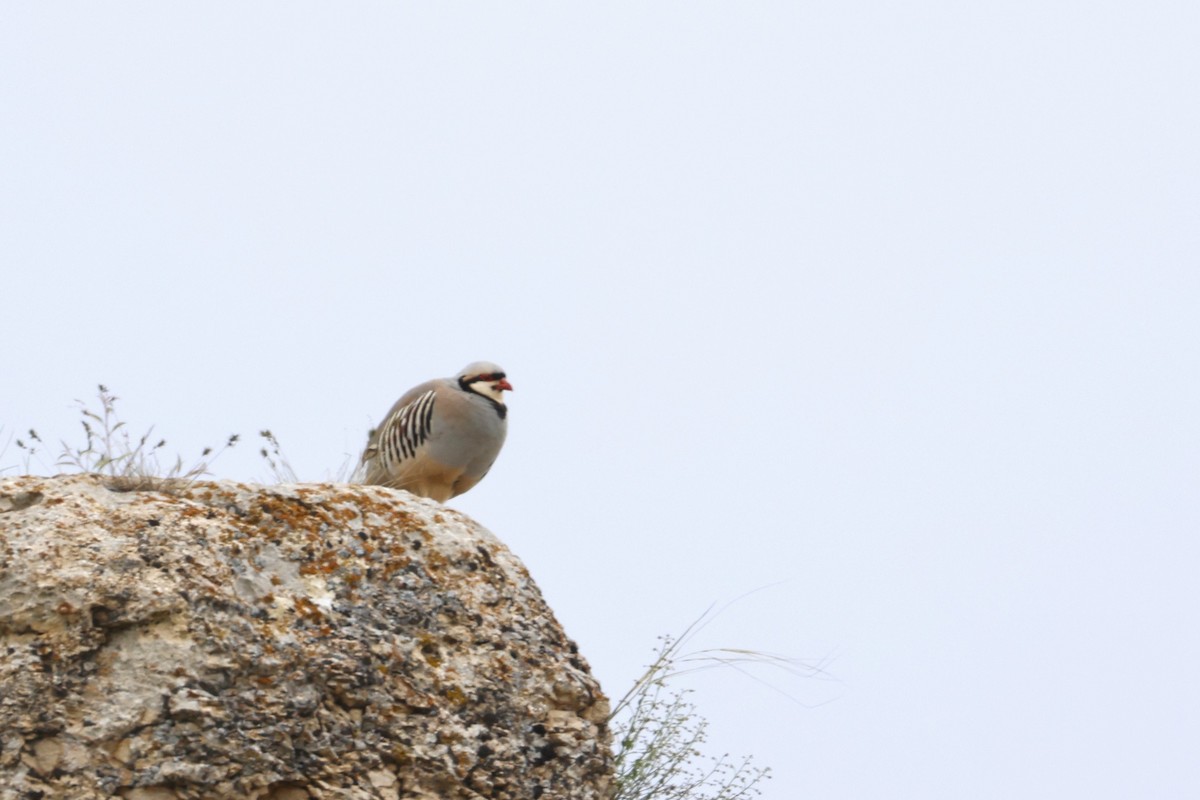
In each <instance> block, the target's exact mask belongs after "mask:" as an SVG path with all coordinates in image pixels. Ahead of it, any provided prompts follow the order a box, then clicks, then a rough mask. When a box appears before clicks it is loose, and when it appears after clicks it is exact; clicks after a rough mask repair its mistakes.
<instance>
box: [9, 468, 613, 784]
mask: <svg viewBox="0 0 1200 800" xmlns="http://www.w3.org/2000/svg"><path fill="white" fill-rule="evenodd" d="M164 488H166V489H170V491H137V492H116V491H112V490H110V489H109V488H107V486H106V484H105V482H104V481H103V480H102V479H101V478H99V477H97V476H90V475H76V476H60V477H56V478H34V477H21V478H9V479H6V480H2V481H0V800H25V798H42V799H43V800H55V799H56V798H64V799H65V798H70V799H71V800H91V799H92V798H110V797H124V798H130V799H131V800H181V799H183V798H187V799H189V800H201V799H203V800H210V799H212V798H239V799H240V798H247V799H249V800H256V799H258V798H261V799H263V800H266V799H267V798H270V799H271V800H305V799H306V798H363V799H364V800H366V799H367V798H386V800H402V799H403V798H408V799H410V800H417V798H421V799H423V800H425V799H428V798H438V799H439V800H458V799H459V798H513V799H514V800H515V799H516V798H520V800H529V799H530V798H544V800H551V799H552V798H564V800H565V799H566V798H570V799H571V800H591V799H592V798H596V799H597V800H599V798H604V797H606V796H607V795H608V793H609V786H610V780H611V772H612V763H611V755H610V752H611V750H610V746H609V744H610V742H609V732H608V730H607V727H606V718H607V714H608V701H607V700H606V699H605V698H604V696H603V694H602V693H601V692H600V688H599V686H598V685H597V683H596V681H595V680H594V679H593V678H592V677H591V675H590V673H589V671H588V667H587V664H586V663H585V662H584V660H583V659H582V657H580V655H579V654H578V652H577V651H576V648H575V645H574V643H573V642H571V640H570V639H568V638H567V637H566V635H565V634H564V633H563V631H562V629H561V628H560V627H559V625H558V623H557V622H556V621H555V619H554V616H553V614H552V613H551V612H550V610H549V609H548V608H547V607H546V604H545V602H544V601H543V600H542V597H541V594H540V593H539V591H538V589H537V587H536V586H535V585H534V583H533V581H532V580H531V579H530V577H529V574H528V573H527V572H526V570H525V568H524V567H523V566H522V565H521V564H520V562H519V561H518V560H517V559H516V558H515V557H514V556H513V555H512V554H511V553H510V552H509V551H508V549H507V548H505V546H504V545H503V544H501V543H500V541H499V540H497V539H496V538H495V537H494V536H493V535H492V534H491V533H489V532H488V531H486V530H484V529H483V528H481V527H480V526H478V525H477V524H475V523H474V522H472V521H471V520H469V519H468V518H466V517H464V516H463V515H461V514H459V513H457V512H455V511H452V510H450V509H447V508H444V507H442V506H440V505H438V504H437V503H434V502H432V501H429V500H423V499H419V498H415V497H413V496H412V495H409V494H407V493H405V492H398V491H393V490H390V489H385V488H381V487H368V486H344V485H316V484H313V485H286V486H274V487H262V486H252V485H247V484H240V483H232V482H214V483H198V484H192V485H186V486H176V487H164Z"/></svg>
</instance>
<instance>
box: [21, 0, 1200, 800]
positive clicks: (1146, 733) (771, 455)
mask: <svg viewBox="0 0 1200 800" xmlns="http://www.w3.org/2000/svg"><path fill="white" fill-rule="evenodd" d="M1198 41H1200V4H1196V3H1192V2H1182V1H1181V2H1154V1H1153V0H1151V1H1150V2H1138V3H1134V2H1086V3H1085V2H1060V1H1058V0H1049V1H1047V0H1039V2H1007V3H951V2H944V1H943V2H913V3H899V4H897V3H882V2H870V1H869V0H868V1H865V2H836V3H833V2H791V3H771V2H739V3H732V2H730V3H723V4H716V3H708V2H696V3H655V2H638V3H619V2H611V3H604V4H593V5H583V4H578V3H569V4H568V3H525V2H514V3H504V4H498V3H495V4H475V3H454V4H442V3H439V4H413V3H397V2H389V3H380V2H375V3H371V2H362V3H354V4H344V3H321V4H318V3H310V2H287V3H282V2H279V3H244V2H238V3H228V2H203V3H170V4H164V3H149V2H126V3H120V4H113V3H106V4H95V3H54V2H39V3H9V4H6V6H5V8H4V11H3V16H2V22H0V259H2V267H0V275H2V281H0V293H2V295H3V299H4V303H3V324H4V331H5V334H4V341H5V346H4V348H3V361H2V368H0V373H2V377H0V426H3V432H2V433H0V448H3V447H4V445H5V443H6V442H8V441H9V439H10V437H12V436H14V435H22V434H23V432H24V431H25V430H26V429H27V428H29V427H31V426H32V427H35V428H37V429H38V431H39V433H41V434H42V436H43V437H44V438H48V439H51V438H53V439H57V438H59V437H64V438H71V439H72V440H77V439H78V437H77V435H76V431H77V430H78V423H77V418H78V414H77V412H76V410H75V408H74V407H73V403H72V401H73V400H74V399H75V398H85V399H87V398H91V397H93V396H94V387H95V384H97V383H99V382H104V383H106V384H108V385H109V387H110V388H112V389H113V390H114V391H115V392H116V393H117V394H118V395H119V396H120V397H121V398H122V399H121V401H120V408H121V410H122V412H123V414H124V416H125V417H126V418H127V419H128V420H129V421H130V423H131V425H133V426H134V427H135V428H144V427H146V426H148V425H150V424H154V425H156V426H157V427H156V432H157V433H160V434H162V435H163V436H165V437H166V438H167V439H168V442H169V443H170V448H171V449H172V452H174V450H179V451H182V452H183V454H184V455H185V457H189V458H191V457H194V456H195V455H196V454H197V453H198V451H199V449H200V448H201V447H202V446H204V445H206V444H215V443H218V442H220V441H221V440H222V439H224V438H225V437H226V436H228V435H229V434H230V433H234V432H238V433H241V434H242V435H243V437H244V442H243V444H242V445H240V446H239V447H238V448H236V449H235V450H233V451H231V452H228V453H226V454H224V455H223V456H222V457H221V458H220V460H218V461H217V462H216V463H215V464H214V466H213V469H214V472H215V474H216V476H217V477H222V478H236V479H256V480H263V479H267V478H268V477H269V473H268V470H267V469H266V467H265V465H264V464H263V463H262V461H261V459H259V458H258V456H257V452H256V451H257V448H258V441H257V436H256V433H257V431H258V430H259V429H260V428H264V427H269V428H271V429H272V430H273V431H275V433H276V434H277V435H278V436H279V437H280V439H281V440H282V442H283V446H284V448H285V450H286V452H287V453H288V455H289V457H290V459H291V462H292V464H293V466H294V467H295V468H296V470H297V471H298V472H299V473H300V475H301V477H302V478H304V479H307V480H320V479H323V478H325V477H328V476H330V475H334V474H336V473H337V472H338V470H339V468H340V467H341V465H342V462H343V461H344V460H345V459H346V458H348V457H352V456H355V455H357V451H358V449H359V447H360V446H361V444H362V441H363V439H364V437H365V432H366V429H367V428H368V427H369V426H370V425H372V424H373V423H374V422H376V421H377V420H378V418H379V417H380V416H381V415H382V414H383V413H384V412H385V411H386V410H387V408H388V407H389V406H390V405H391V403H392V402H393V401H394V400H395V399H396V398H397V397H398V396H399V395H400V394H401V393H402V392H403V391H404V390H406V389H408V388H409V387H411V386H412V385H414V384H416V383H418V382H420V381H423V380H426V379H428V378H431V377H437V376H444V375H451V374H453V373H455V372H456V371H457V370H458V369H459V368H461V367H462V366H464V365H465V364H466V363H468V362H470V361H474V360H478V359H487V360H493V361H496V362H498V363H500V364H502V365H503V366H504V367H505V368H506V369H507V371H508V375H509V378H510V380H511V381H512V383H513V384H514V386H515V388H516V390H515V392H513V394H512V396H511V398H510V408H511V413H510V428H509V439H508V444H507V445H506V447H505V450H504V452H503V453H501V455H500V458H499V460H498V461H497V463H496V465H495V467H494V468H493V470H492V473H491V474H490V475H489V476H488V477H487V479H486V480H484V481H483V483H482V484H480V485H479V486H478V487H477V488H476V489H474V490H473V491H472V492H471V493H469V494H467V495H465V496H463V497H460V498H457V499H455V500H453V501H451V503H450V505H451V506H453V507H455V508H458V509H460V510H462V511H464V512H466V513H468V514H470V515H472V516H473V517H474V518H475V519H477V520H478V521H479V522H480V523H482V524H483V525H485V526H486V527H488V528H489V529H491V530H492V531H493V532H495V533H496V535H498V536H499V537H500V538H501V539H503V540H504V541H505V542H506V543H507V544H508V545H509V546H510V547H511V548H512V549H513V550H514V552H515V553H516V554H517V555H518V556H519V557H520V558H521V559H523V560H524V562H525V564H526V565H527V566H528V567H529V569H530V571H531V572H532V574H533V576H534V577H535V579H536V580H537V582H538V583H539V585H540V586H541V587H542V590H543V592H544V593H545V595H546V597H547V599H548V601H549V603H550V604H551V606H552V607H553V608H554V610H555V613H556V614H557V616H558V617H559V619H560V621H561V622H562V624H563V625H564V627H565V628H566V630H567V632H568V633H569V634H570V635H571V636H572V637H573V638H575V639H576V640H577V641H578V642H579V645H580V647H581V650H582V652H583V653H584V655H585V656H586V657H587V658H588V660H589V661H590V662H591V664H592V667H593V669H594V671H595V672H596V674H597V675H598V677H599V678H600V680H601V682H602V683H603V685H604V686H605V687H606V689H607V690H608V692H609V693H610V694H611V695H613V696H619V695H621V694H622V693H623V692H624V691H625V689H626V688H627V687H628V685H629V683H630V682H631V681H632V680H633V678H634V677H635V676H636V675H637V674H638V673H639V671H640V668H641V666H642V665H644V664H645V663H646V662H647V661H648V660H649V658H650V657H651V655H652V652H651V651H652V649H653V647H654V645H655V637H656V636H658V635H661V634H670V633H677V632H679V631H681V630H682V629H683V628H684V627H685V626H686V625H687V624H688V623H689V622H690V621H691V620H692V619H694V618H695V617H696V616H698V615H699V614H700V613H701V612H703V611H704V609H705V608H706V607H708V606H709V605H710V604H712V603H717V604H722V603H725V602H727V601H729V600H731V599H733V598H735V597H737V596H739V595H742V594H744V593H746V592H749V591H752V590H755V589H758V588H760V587H764V586H770V588H767V589H764V590H762V591H760V592H757V593H755V594H753V595H751V596H750V597H749V598H746V599H745V600H743V601H741V602H739V603H736V604H734V605H733V606H731V607H730V608H728V609H727V610H726V611H725V612H724V613H723V614H722V615H721V616H720V617H719V618H718V619H717V620H716V621H715V622H714V623H713V624H712V625H711V626H710V627H709V628H708V629H706V631H705V632H704V633H703V635H702V636H701V637H700V638H699V639H698V640H697V642H696V646H697V647H723V646H728V647H748V648H757V649H759V650H765V651H770V652H773V653H780V654H785V655H790V656H794V657H797V658H801V659H807V660H809V661H811V662H813V663H816V662H822V663H824V666H825V668H826V670H827V672H828V678H827V679H825V680H816V679H810V678H796V677H789V676H787V675H782V674H777V673H772V672H769V671H768V672H761V673H758V675H759V677H761V678H762V679H763V680H764V681H766V682H767V683H769V684H770V685H771V686H772V687H774V688H775V689H777V690H779V691H781V692H786V693H787V694H788V695H790V696H791V697H792V698H794V701H792V700H788V699H786V698H785V697H783V696H782V695H781V694H779V693H778V692H777V691H773V690H772V689H771V688H767V687H764V686H762V685H760V684H759V683H756V682H754V681H752V680H747V679H745V678H742V677H741V676H739V675H737V674H734V673H728V672H725V673H721V672H718V673H709V674H706V675H704V676H702V677H701V678H699V679H697V680H695V681H692V682H691V683H690V684H688V685H689V686H692V687H694V688H696V689H697V692H696V694H695V695H694V697H693V699H694V700H695V702H696V704H697V705H698V706H699V708H700V710H701V712H702V713H703V714H704V715H705V716H707V717H708V718H709V720H710V722H711V726H712V727H711V734H712V741H711V743H710V749H711V750H712V751H713V752H715V753H720V752H724V751H730V752H732V753H734V754H753V755H754V756H755V758H756V760H757V761H758V763H760V764H763V765H766V766H771V767H773V769H774V772H775V779H774V780H773V781H772V782H771V783H770V784H768V785H767V786H766V787H765V788H766V791H765V794H764V797H765V798H767V799H768V800H792V799H793V798H810V797H811V798H822V799H823V800H843V799H845V800H852V799H858V798H902V799H904V800H909V799H912V800H918V799H919V800H943V799H944V800H960V799H961V798H965V797H969V798H983V799H985V800H986V799H989V798H997V799H999V798H1004V800H1010V799H1011V798H1014V797H1021V798H1064V797H1086V798H1089V800H1108V799H1109V798H1111V799H1113V800H1116V799H1117V798H1182V797H1193V796H1197V792H1200V758H1198V757H1197V753H1200V682H1198V681H1197V680H1196V664H1197V661H1198V660H1200V538H1198V537H1197V530H1198V526H1200V501H1198V499H1197V495H1198V492H1197V489H1198V487H1200V144H1198V143H1200V47H1198V46H1197V42H1198ZM20 463H21V453H20V452H19V451H18V450H17V449H16V447H15V444H11V443H10V444H9V445H8V448H7V450H5V451H4V452H3V454H2V455H0V464H2V465H4V466H12V465H14V464H20ZM12 472H13V470H11V469H10V470H9V471H8V472H6V473H5V474H12ZM773 584H774V585H773Z"/></svg>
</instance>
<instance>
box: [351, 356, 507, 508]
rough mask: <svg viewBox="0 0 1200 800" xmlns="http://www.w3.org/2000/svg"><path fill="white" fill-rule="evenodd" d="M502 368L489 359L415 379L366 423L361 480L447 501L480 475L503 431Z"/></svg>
mask: <svg viewBox="0 0 1200 800" xmlns="http://www.w3.org/2000/svg"><path fill="white" fill-rule="evenodd" d="M512 388H513V387H512V384H510V383H509V382H508V381H507V380H505V376H504V370H502V369H501V368H500V367H498V366H496V365H495V364H493V363H491V362H489V361H476V362H475V363H473V364H468V365H467V366H465V367H463V370H462V372H460V373H458V374H457V375H455V376H454V377H453V378H437V379H435V380H432V381H426V382H425V383H422V384H421V385H420V386H414V387H413V388H412V389H409V390H408V391H407V392H405V393H404V395H403V396H402V397H401V398H400V399H399V400H397V401H396V404H395V405H394V406H392V409H391V411H389V412H388V413H387V416H385V417H384V418H383V422H381V423H379V427H378V428H376V429H375V430H373V431H371V434H370V436H369V437H368V438H367V447H366V450H364V451H363V455H362V469H363V470H364V474H365V477H364V478H363V481H362V482H363V483H370V484H378V485H380V486H390V487H392V488H394V489H407V490H408V491H410V492H412V493H413V494H418V495H421V496H422V497H431V498H433V499H434V500H437V501H438V502H439V503H444V502H446V501H447V500H449V499H450V498H451V497H455V496H456V495H460V494H462V493H463V492H465V491H467V490H468V489H470V488H471V487H472V486H474V485H475V484H477V483H479V481H481V480H482V479H483V476H484V475H486V474H487V472H488V470H489V469H490V468H491V466H492V462H493V461H495V460H496V456H497V455H498V454H499V452H500V447H501V445H503V444H504V436H505V434H506V433H507V431H508V423H507V421H506V419H505V417H506V416H507V414H508V409H507V407H506V406H505V405H504V392H505V391H512Z"/></svg>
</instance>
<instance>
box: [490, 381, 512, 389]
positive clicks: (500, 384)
mask: <svg viewBox="0 0 1200 800" xmlns="http://www.w3.org/2000/svg"><path fill="white" fill-rule="evenodd" d="M492 386H493V387H495V388H497V389H503V390H504V391H508V392H511V391H512V390H513V388H512V384H511V383H509V382H508V381H506V380H505V379H504V378H501V379H500V380H498V381H496V382H495V383H493V384H492Z"/></svg>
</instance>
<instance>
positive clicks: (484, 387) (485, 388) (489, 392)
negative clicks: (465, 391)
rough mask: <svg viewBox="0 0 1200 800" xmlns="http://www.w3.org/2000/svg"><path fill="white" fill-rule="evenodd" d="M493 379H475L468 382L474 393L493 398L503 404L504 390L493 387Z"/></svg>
mask: <svg viewBox="0 0 1200 800" xmlns="http://www.w3.org/2000/svg"><path fill="white" fill-rule="evenodd" d="M495 383H496V382H495V381H475V382H474V383H472V384H469V385H470V387H471V391H472V392H475V393H476V394H481V395H483V396H484V397H487V398H489V399H491V400H495V401H496V402H497V403H499V404H500V405H504V390H503V389H497V388H495Z"/></svg>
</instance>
